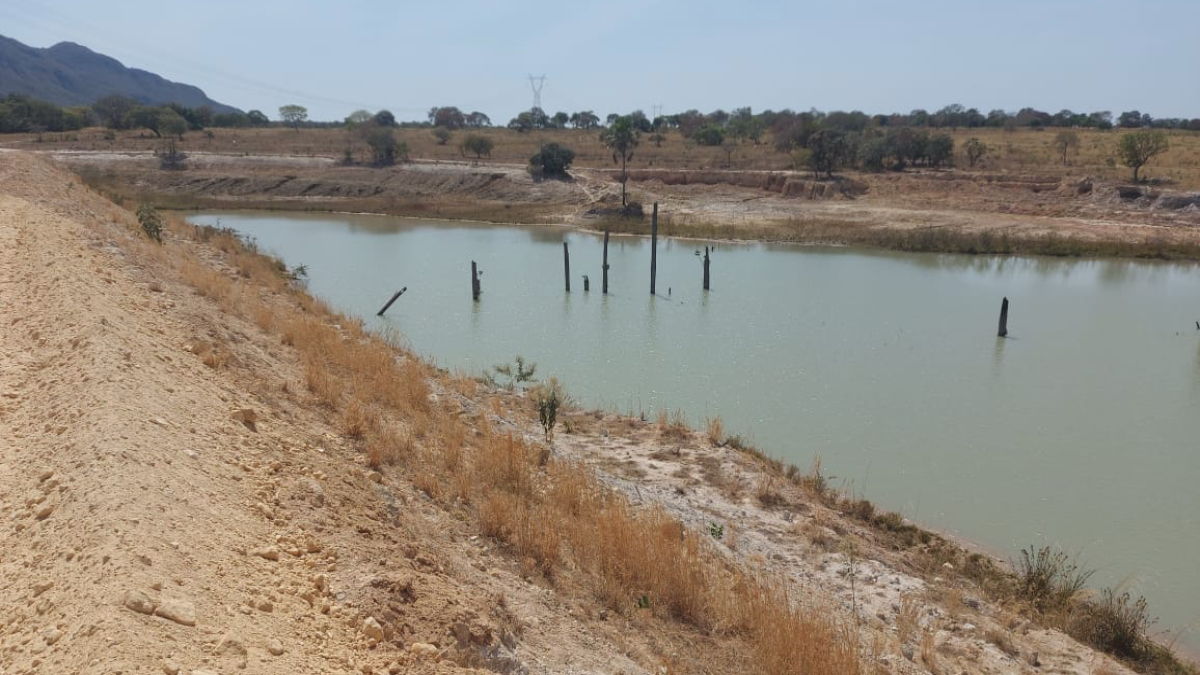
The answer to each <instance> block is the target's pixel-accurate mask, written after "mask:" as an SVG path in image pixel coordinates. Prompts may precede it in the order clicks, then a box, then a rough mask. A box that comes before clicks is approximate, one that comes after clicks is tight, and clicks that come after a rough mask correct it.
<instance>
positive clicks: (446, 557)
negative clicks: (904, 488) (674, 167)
mask: <svg viewBox="0 0 1200 675" xmlns="http://www.w3.org/2000/svg"><path fill="white" fill-rule="evenodd" d="M168 225H169V226H168V229H167V231H166V233H165V244H164V245H162V246H159V245H157V244H153V243H151V242H150V241H149V240H147V239H146V238H145V237H144V236H141V235H140V233H139V231H138V225H137V223H136V220H135V219H134V218H133V216H132V215H131V214H130V213H129V212H128V211H125V210H123V209H121V208H119V207H117V206H115V205H114V204H112V203H110V202H108V201H106V200H105V199H103V198H101V197H99V196H97V195H95V194H93V193H91V192H89V191H88V190H87V188H86V187H85V186H84V185H82V184H81V183H80V182H79V181H78V180H77V179H76V178H75V177H74V176H72V175H70V174H68V173H66V172H64V171H63V170H61V169H60V168H58V167H55V166H53V165H52V164H51V163H49V162H46V161H45V160H43V159H40V158H37V157H35V156H32V155H27V154H20V153H3V154H0V293H2V294H3V297H4V298H5V299H6V302H4V303H3V304H0V326H3V328H0V423H2V424H3V427H4V429H5V433H4V434H3V435H0V508H2V509H3V512H4V513H6V514H8V515H9V516H10V517H8V518H6V521H5V522H6V524H5V526H4V527H3V528H2V529H0V551H3V553H2V554H0V608H3V609H0V671H3V672H5V673H22V674H23V673H36V672H79V673H112V672H118V671H120V672H167V673H175V672H183V673H196V674H198V675H199V674H207V673H229V672H238V671H239V670H240V669H242V668H246V669H247V672H260V673H268V674H270V673H295V672H331V673H373V674H377V673H384V672H386V673H397V672H417V673H420V672H429V673H435V672H436V673H441V672H457V671H468V670H473V671H475V672H478V671H481V670H482V671H491V672H502V673H517V672H533V673H559V672H568V671H571V672H618V671H620V672H627V673H650V672H653V673H677V672H678V673H682V672H710V673H742V672H764V673H784V672H794V671H795V670H797V669H800V670H802V671H803V672H809V673H867V672H882V673H923V672H929V673H948V672H962V671H966V672H984V673H999V672H1032V671H1033V669H1034V668H1037V669H1040V670H1041V671H1045V672H1058V673H1079V674H1080V675H1082V674H1084V673H1097V672H1108V673H1123V672H1128V671H1127V670H1126V669H1125V668H1124V667H1123V666H1121V665H1120V664H1118V663H1116V662H1114V661H1113V660H1112V659H1110V658H1109V657H1107V656H1104V655H1102V654H1099V653H1097V652H1094V651H1092V650H1091V649H1089V648H1087V647H1085V646H1083V645H1081V644H1079V643H1077V642H1075V641H1074V640H1072V639H1071V638H1069V637H1067V636H1066V635H1064V634H1063V633H1062V632H1060V631H1058V630H1055V629H1048V628H1046V627H1044V626H1045V625H1049V624H1054V623H1055V622H1058V621H1065V620H1066V617H1058V618H1055V617H1054V616H1051V615H1046V614H1039V613H1036V612H1034V611H1033V610H1032V609H1031V608H1030V607H1029V605H1027V604H1025V603H1024V602H1022V601H1018V600H1016V599H1014V596H1013V595H1012V591H1011V589H1012V583H1011V581H1012V580H1011V578H1008V577H1005V576H1004V575H1003V574H1000V573H997V572H996V571H995V570H994V567H993V565H992V563H990V561H988V560H987V559H986V558H985V557H983V556H979V555H973V554H970V553H969V552H967V551H964V550H962V549H960V548H959V547H957V546H955V545H953V544H951V543H949V542H945V541H944V540H941V539H940V538H937V537H933V536H929V535H927V534H922V533H920V532H919V531H917V530H915V529H914V528H912V527H911V526H910V525H908V524H906V523H904V522H903V520H902V519H899V518H898V516H897V517H893V516H890V515H888V514H882V515H879V516H878V517H876V514H874V513H873V510H872V509H870V508H869V505H864V503H861V502H847V501H845V500H842V499H840V498H839V497H838V496H837V495H836V494H833V493H830V492H828V491H827V490H825V489H824V487H823V486H822V484H821V481H820V480H819V474H818V473H813V474H809V475H804V474H799V473H796V472H794V471H785V470H784V469H783V468H782V467H778V466H776V465H774V464H773V463H771V462H769V461H766V460H764V459H762V458H760V457H758V456H756V455H755V454H754V453H749V452H743V451H738V450H735V449H734V448H733V447H731V445H730V443H729V442H728V439H724V438H723V434H722V433H721V431H720V429H719V425H718V424H716V423H715V422H714V423H713V424H711V425H710V426H709V429H708V430H707V433H700V432H696V431H693V430H690V429H687V428H685V427H682V426H681V425H679V424H677V423H676V422H673V421H671V420H668V419H663V420H659V421H658V422H657V423H655V422H646V421H642V420H637V419H628V418H622V417H619V416H614V415H611V414H606V413H599V412H590V411H581V410H570V411H567V412H565V413H564V417H565V421H566V422H567V423H569V427H568V425H567V424H566V423H564V424H563V425H562V427H560V433H559V435H558V437H557V438H556V440H555V442H554V443H553V444H547V443H546V442H545V441H544V440H543V439H542V438H541V430H540V428H538V427H537V423H536V421H535V419H536V415H535V411H534V410H533V409H532V404H531V401H530V400H529V397H528V395H526V394H522V393H520V392H507V391H503V390H496V389H491V388H488V387H485V386H483V385H481V384H479V383H477V382H475V381H474V380H471V379H468V378H465V377H461V376H454V375H450V374H446V373H441V372H437V371H434V370H432V369H430V368H428V367H427V366H426V365H424V364H422V363H421V362H420V361H419V360H417V359H415V358H414V357H413V356H412V355H410V354H406V353H404V352H402V351H400V350H398V349H395V348H394V347H393V346H392V345H390V344H388V343H387V342H386V341H385V340H383V339H380V338H379V337H377V336H372V335H368V334H366V333H364V332H363V331H362V329H361V325H360V324H358V323H357V322H355V321H353V320H350V319H348V318H346V317H342V316H338V315H336V314H334V313H332V312H330V311H329V310H328V309H327V308H324V307H323V306H321V305H320V303H318V302H316V301H314V300H313V299H312V298H310V297H309V296H307V295H306V294H304V293H303V292H302V291H301V290H299V289H296V288H294V287H293V286H292V285H291V284H290V283H289V282H288V281H287V280H286V279H285V278H283V277H282V276H281V275H280V274H279V271H278V268H276V267H275V266H274V265H273V264H272V263H271V261H269V260H266V259H264V258H262V257H260V256H257V255H255V254H252V253H250V252H247V251H246V250H244V249H243V248H242V247H241V246H240V245H239V244H238V242H237V241H236V240H234V239H232V238H230V237H228V236H227V235H223V234H222V233H220V232H214V231H208V230H201V229H196V228H192V227H190V226H186V225H183V224H181V223H169V224H168ZM568 428H569V430H568ZM1035 618H1036V619H1037V621H1038V622H1041V623H1038V622H1035V621H1032V620H1031V619H1035Z"/></svg>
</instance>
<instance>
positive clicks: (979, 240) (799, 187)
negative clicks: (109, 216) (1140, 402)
mask: <svg viewBox="0 0 1200 675" xmlns="http://www.w3.org/2000/svg"><path fill="white" fill-rule="evenodd" d="M466 133H468V132H465V131H460V132H456V136H457V138H452V139H451V141H450V142H449V143H448V144H447V145H444V146H442V145H438V144H437V143H436V141H435V140H434V138H433V137H432V136H431V135H430V133H429V131H428V130H426V129H402V130H398V131H397V136H398V138H399V139H400V140H402V141H404V142H405V143H407V144H408V145H409V146H410V148H411V149H412V155H411V156H412V158H413V161H412V162H410V163H406V164H402V165H399V166H396V167H390V168H385V169H372V168H367V167H361V166H339V165H338V164H337V162H338V161H339V159H340V158H341V157H342V154H343V151H344V150H345V149H346V148H347V147H351V148H356V149H357V151H360V152H361V151H362V150H363V148H362V147H359V146H361V145H362V144H361V143H358V142H356V141H355V140H354V138H353V136H352V135H351V134H350V133H349V132H347V131H345V130H340V129H325V130H313V129H301V130H299V131H293V130H289V129H263V130H216V131H215V132H214V133H213V137H212V138H207V137H206V136H205V135H203V134H200V133H192V134H189V135H188V136H187V137H186V140H185V141H184V142H183V143H182V144H181V147H182V149H183V150H184V151H185V152H187V153H189V154H190V155H191V157H190V159H189V161H188V166H189V168H188V169H187V170H184V171H161V170H159V168H158V166H157V161H156V159H155V158H154V157H153V155H152V153H153V151H154V150H155V149H156V148H158V147H159V144H160V141H158V140H157V139H153V138H147V137H144V135H139V134H137V133H133V132H125V133H120V134H117V135H116V137H115V138H114V140H111V141H110V140H105V139H104V138H103V134H104V132H103V131H102V130H87V131H84V132H80V133H78V134H72V135H45V136H43V137H42V141H41V142H38V141H37V139H36V138H35V137H10V138H8V139H7V143H8V145H9V147H14V148H27V149H31V150H36V151H40V152H49V153H51V154H52V156H53V157H55V158H56V159H57V160H59V161H62V162H64V163H66V164H67V165H69V166H71V167H72V168H74V169H76V170H77V171H79V172H80V174H81V175H82V176H84V178H85V179H86V180H87V182H88V183H89V184H90V185H93V186H96V187H98V188H100V189H102V190H103V191H105V192H106V193H108V194H112V195H120V196H123V197H126V198H133V199H145V200H149V201H154V202H155V203H158V204H160V205H163V206H167V207H174V208H235V207H248V208H268V209H296V210H334V211H336V210H343V211H369V212H379V213H390V214H396V215H410V216H427V217H439V218H463V219H473V220H484V221H494V222H512V223H521V222H567V223H571V224H575V225H577V226H580V227H588V228H603V227H610V228H614V229H617V230H623V231H635V232H642V231H647V230H648V223H647V222H646V221H645V220H630V219H624V220H620V221H616V220H613V219H606V218H604V217H601V216H597V215H596V214H597V213H603V212H606V211H611V209H613V208H614V207H615V206H618V205H619V194H620V189H619V188H620V186H619V183H617V172H616V170H615V169H614V168H613V166H612V159H611V155H610V154H609V153H608V151H607V150H605V148H604V147H603V146H602V145H601V144H600V143H599V141H598V140H597V138H596V133H595V132H590V131H589V132H584V131H538V132H530V133H526V134H518V133H516V132H513V131H508V130H485V131H483V132H482V133H483V134H485V135H487V136H489V137H490V138H492V139H493V140H494V141H495V144H496V147H495V150H494V151H493V153H492V156H491V157H490V158H485V159H483V160H481V161H472V160H469V159H466V158H464V157H463V156H462V155H461V153H460V152H459V150H458V149H457V143H458V140H459V138H461V137H462V136H463V135H465V134H466ZM1123 133H1126V132H1124V131H1112V132H1101V131H1089V130H1079V131H1078V134H1079V136H1080V139H1081V140H1080V146H1079V150H1078V153H1074V152H1073V153H1072V154H1071V156H1070V163H1069V165H1063V163H1062V161H1061V157H1060V156H1059V155H1057V154H1056V151H1055V150H1054V149H1053V147H1052V142H1053V138H1054V135H1055V131H1054V130H1048V131H1043V132H1036V131H1030V130H1020V131H1002V130H991V129H977V130H969V131H968V130H959V131H957V132H955V136H956V140H957V141H958V145H959V148H960V150H959V152H960V154H961V152H962V151H961V146H962V143H963V141H964V140H965V139H966V138H969V137H979V138H980V139H981V140H983V141H984V142H986V143H987V144H988V145H989V146H990V147H991V148H992V150H991V152H990V153H989V154H988V155H987V156H986V157H985V158H984V160H983V161H982V162H981V163H980V164H979V165H978V166H976V167H974V168H966V167H967V161H966V159H965V158H963V157H958V158H957V165H958V167H959V168H957V169H948V170H927V169H910V170H907V171H904V172H886V173H858V172H843V173H842V174H841V177H840V179H839V180H836V181H832V182H831V181H816V180H813V178H812V175H811V173H810V172H807V171H795V170H792V168H791V167H790V166H789V163H790V159H789V157H788V156H787V155H785V154H782V153H779V152H776V151H775V150H774V149H773V148H772V147H771V146H770V144H769V143H763V144H760V145H754V144H749V143H747V144H743V145H739V146H738V147H737V148H736V150H735V151H734V152H733V153H732V155H731V156H727V155H726V153H725V151H724V150H721V149H719V148H707V147H703V146H697V145H695V144H693V143H691V142H689V141H685V140H684V139H682V138H681V137H680V136H679V135H678V134H675V133H669V134H667V140H666V141H665V142H664V143H663V145H662V147H656V146H655V144H654V143H653V142H652V141H650V140H649V139H648V138H647V137H643V140H642V144H641V146H640V147H639V148H638V149H637V151H636V158H635V160H634V162H633V163H632V164H631V165H630V172H631V173H630V190H631V193H632V198H633V199H635V200H637V201H639V202H641V203H643V204H649V203H650V202H659V203H660V206H661V209H662V212H663V222H664V227H665V232H666V234H668V235H690V236H700V237H711V238H726V239H765V240H776V241H797V242H807V243H834V244H866V245H876V246H883V247H888V248H895V249H902V250H933V251H960V252H967V253H1044V254H1050V255H1131V256H1141V257H1157V258H1187V259H1200V193H1197V192H1196V190H1197V188H1198V187H1200V133H1196V132H1172V133H1171V134H1169V136H1170V139H1171V144H1172V146H1171V150H1170V151H1168V152H1167V153H1166V154H1164V155H1162V156H1160V157H1158V158H1156V159H1155V160H1153V161H1152V162H1151V163H1150V164H1149V165H1148V167H1147V168H1146V169H1145V170H1144V173H1145V175H1148V176H1151V177H1153V181H1152V183H1151V184H1149V185H1140V186H1133V185H1130V184H1129V183H1128V182H1127V178H1128V175H1129V170H1128V169H1126V168H1124V167H1120V166H1109V162H1108V160H1109V159H1111V156H1112V150H1113V148H1114V147H1115V144H1116V142H1117V139H1118V137H1119V136H1120V135H1121V134H1123ZM548 141H556V142H559V143H562V144H564V145H567V146H569V147H571V148H573V149H574V150H575V151H576V152H577V159H576V163H575V168H574V169H573V171H572V174H573V176H574V180H572V181H567V182H563V181H543V182H534V181H533V180H532V179H531V178H530V177H529V175H528V173H527V172H526V171H525V165H526V162H527V160H528V157H529V156H530V155H531V154H533V152H534V151H535V150H536V148H538V147H539V146H540V144H541V143H543V142H548Z"/></svg>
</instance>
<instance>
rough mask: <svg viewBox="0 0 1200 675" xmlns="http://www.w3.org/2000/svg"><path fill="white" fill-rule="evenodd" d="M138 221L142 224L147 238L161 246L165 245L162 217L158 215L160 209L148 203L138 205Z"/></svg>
mask: <svg viewBox="0 0 1200 675" xmlns="http://www.w3.org/2000/svg"><path fill="white" fill-rule="evenodd" d="M137 219H138V222H139V223H141V225H142V230H143V231H144V232H145V233H146V236H147V237H150V238H151V239H153V240H154V241H157V242H158V243H160V244H161V243H163V240H162V231H163V225H162V217H161V216H159V215H158V209H156V208H154V206H152V205H151V204H149V203H147V202H142V203H141V204H138V210H137Z"/></svg>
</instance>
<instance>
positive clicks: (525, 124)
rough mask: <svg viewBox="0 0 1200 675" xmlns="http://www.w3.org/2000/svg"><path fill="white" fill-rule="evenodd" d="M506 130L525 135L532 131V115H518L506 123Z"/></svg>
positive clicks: (525, 113)
mask: <svg viewBox="0 0 1200 675" xmlns="http://www.w3.org/2000/svg"><path fill="white" fill-rule="evenodd" d="M508 128H509V129H512V130H514V131H516V132H517V133H525V132H526V131H529V130H531V129H533V115H530V114H529V113H528V112H523V113H520V114H518V115H517V116H516V117H514V118H512V119H511V120H509V121H508Z"/></svg>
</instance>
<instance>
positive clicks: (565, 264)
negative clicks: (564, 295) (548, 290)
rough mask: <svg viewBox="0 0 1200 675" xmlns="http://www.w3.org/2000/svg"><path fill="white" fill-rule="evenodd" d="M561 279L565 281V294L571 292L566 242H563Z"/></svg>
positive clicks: (569, 262) (569, 256) (569, 263)
mask: <svg viewBox="0 0 1200 675" xmlns="http://www.w3.org/2000/svg"><path fill="white" fill-rule="evenodd" d="M563 278H564V279H566V280H567V292H568V293H570V292H571V253H570V251H569V250H567V242H565V241H564V242H563Z"/></svg>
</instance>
